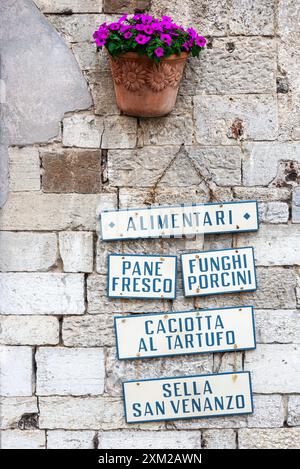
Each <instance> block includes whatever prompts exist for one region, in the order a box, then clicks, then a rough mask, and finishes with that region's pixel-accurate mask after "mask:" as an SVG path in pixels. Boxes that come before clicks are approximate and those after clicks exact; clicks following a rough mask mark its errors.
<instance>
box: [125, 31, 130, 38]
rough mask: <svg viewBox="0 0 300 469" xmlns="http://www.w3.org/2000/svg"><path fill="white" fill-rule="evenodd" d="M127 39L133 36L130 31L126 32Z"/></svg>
mask: <svg viewBox="0 0 300 469" xmlns="http://www.w3.org/2000/svg"><path fill="white" fill-rule="evenodd" d="M124 37H125V39H130V38H131V37H132V33H131V32H130V31H127V33H125V34H124Z"/></svg>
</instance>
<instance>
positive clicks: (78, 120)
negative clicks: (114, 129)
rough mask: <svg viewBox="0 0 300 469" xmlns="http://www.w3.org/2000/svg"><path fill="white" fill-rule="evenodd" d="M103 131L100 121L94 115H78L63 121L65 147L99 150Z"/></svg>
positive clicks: (102, 124) (102, 123)
mask: <svg viewBox="0 0 300 469" xmlns="http://www.w3.org/2000/svg"><path fill="white" fill-rule="evenodd" d="M103 130H104V122H103V121H102V119H98V118H96V117H95V116H94V115H85V114H78V115H76V114H75V115H74V116H71V117H65V118H64V120H63V144H64V146H65V147H79V148H100V146H101V138H102V135H103Z"/></svg>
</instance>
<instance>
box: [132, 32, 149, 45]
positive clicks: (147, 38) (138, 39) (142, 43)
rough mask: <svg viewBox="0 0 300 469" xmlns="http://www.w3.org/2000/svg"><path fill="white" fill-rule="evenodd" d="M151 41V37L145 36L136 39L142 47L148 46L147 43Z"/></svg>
mask: <svg viewBox="0 0 300 469" xmlns="http://www.w3.org/2000/svg"><path fill="white" fill-rule="evenodd" d="M150 39H151V38H150V37H147V36H144V35H143V34H138V35H137V37H136V38H135V40H136V42H137V43H138V44H141V45H144V44H147V42H149V41H150Z"/></svg>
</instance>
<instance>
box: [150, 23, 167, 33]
mask: <svg viewBox="0 0 300 469" xmlns="http://www.w3.org/2000/svg"><path fill="white" fill-rule="evenodd" d="M151 27H152V29H153V32H154V31H159V32H161V33H162V32H163V30H164V28H163V26H162V25H161V24H160V23H152V25H151Z"/></svg>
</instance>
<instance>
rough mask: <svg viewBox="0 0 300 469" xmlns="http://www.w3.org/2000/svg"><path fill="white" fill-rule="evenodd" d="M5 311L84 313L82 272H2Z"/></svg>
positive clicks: (0, 307)
mask: <svg viewBox="0 0 300 469" xmlns="http://www.w3.org/2000/svg"><path fill="white" fill-rule="evenodd" d="M0 290H1V291H3V292H5V294H3V295H1V296H0V313H1V314H25V315H31V314H56V315H57V314H60V315H62V314H83V313H84V311H85V304H84V278H83V275H81V274H56V273H46V274H45V273H41V274H27V273H17V274H4V273H2V274H0Z"/></svg>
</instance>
